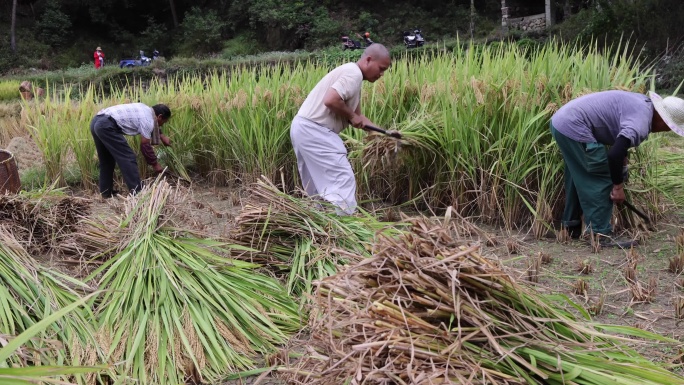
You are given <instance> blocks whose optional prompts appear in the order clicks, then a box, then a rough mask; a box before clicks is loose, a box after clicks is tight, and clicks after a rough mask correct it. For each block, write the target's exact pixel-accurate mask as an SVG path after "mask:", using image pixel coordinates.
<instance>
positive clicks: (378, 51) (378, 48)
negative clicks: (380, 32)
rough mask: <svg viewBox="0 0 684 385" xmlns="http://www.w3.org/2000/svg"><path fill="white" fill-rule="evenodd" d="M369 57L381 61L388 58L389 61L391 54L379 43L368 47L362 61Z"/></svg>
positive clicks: (364, 51)
mask: <svg viewBox="0 0 684 385" xmlns="http://www.w3.org/2000/svg"><path fill="white" fill-rule="evenodd" d="M368 56H370V57H372V58H375V59H380V58H388V59H389V57H390V53H389V50H388V49H387V47H385V46H384V45H382V44H378V43H373V44H371V45H369V46H368V47H366V49H365V50H363V54H362V55H361V60H363V58H365V57H368Z"/></svg>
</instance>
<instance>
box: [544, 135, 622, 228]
mask: <svg viewBox="0 0 684 385" xmlns="http://www.w3.org/2000/svg"><path fill="white" fill-rule="evenodd" d="M551 135H553V138H554V139H555V140H556V143H558V148H560V151H561V154H563V160H564V161H565V209H564V211H563V219H562V224H563V226H566V227H572V226H577V225H580V224H581V223H582V215H584V223H585V225H586V226H587V228H586V231H591V230H593V231H594V233H599V234H604V235H610V234H611V232H612V226H611V225H610V219H611V217H612V215H613V201H612V200H611V199H610V192H611V190H612V189H613V181H612V179H611V178H610V170H609V168H608V151H607V150H606V146H605V145H603V144H601V143H579V142H576V141H574V140H572V139H570V138H568V137H566V136H564V135H563V134H561V133H560V132H558V131H557V130H556V128H555V127H553V125H551Z"/></svg>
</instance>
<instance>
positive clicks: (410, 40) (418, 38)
mask: <svg viewBox="0 0 684 385" xmlns="http://www.w3.org/2000/svg"><path fill="white" fill-rule="evenodd" d="M404 45H405V46H406V48H416V47H422V46H423V45H425V38H423V32H422V31H421V30H420V29H414V30H413V32H411V31H404Z"/></svg>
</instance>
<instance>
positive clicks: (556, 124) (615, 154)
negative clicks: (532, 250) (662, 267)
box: [551, 90, 684, 247]
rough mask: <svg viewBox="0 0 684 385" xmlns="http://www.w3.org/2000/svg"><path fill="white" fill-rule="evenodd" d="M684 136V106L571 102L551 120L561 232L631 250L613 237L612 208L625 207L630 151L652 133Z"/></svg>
mask: <svg viewBox="0 0 684 385" xmlns="http://www.w3.org/2000/svg"><path fill="white" fill-rule="evenodd" d="M665 131H674V132H675V133H677V134H678V135H681V136H684V100H682V99H680V98H677V97H674V96H668V97H666V98H662V97H660V96H659V95H658V94H656V93H654V92H650V93H649V95H648V96H646V95H643V94H639V93H634V92H627V91H617V90H613V91H602V92H596V93H592V94H588V95H584V96H581V97H579V98H576V99H574V100H572V101H570V102H569V103H567V104H566V105H564V106H563V107H561V108H560V109H559V110H558V111H557V112H556V113H555V114H554V115H553V117H552V118H551V134H552V135H553V138H554V139H555V140H556V143H557V144H558V147H559V148H560V151H561V154H562V155H563V160H564V162H565V209H564V211H563V218H562V221H561V223H562V226H563V227H564V228H566V229H567V230H568V232H569V234H570V236H571V237H572V238H579V237H580V236H581V235H582V233H583V231H582V216H584V225H585V230H584V231H585V232H593V233H594V234H601V235H604V236H605V237H602V239H601V244H602V246H619V247H631V246H634V245H635V244H636V243H635V242H633V241H619V240H616V239H614V237H613V229H612V226H611V223H610V220H611V217H612V213H613V204H621V203H622V202H624V201H625V191H624V175H623V166H626V165H627V152H628V150H629V148H630V147H637V146H639V145H640V144H641V143H642V142H643V141H644V140H646V139H647V138H648V136H649V135H650V134H651V133H653V132H665Z"/></svg>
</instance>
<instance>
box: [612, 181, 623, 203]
mask: <svg viewBox="0 0 684 385" xmlns="http://www.w3.org/2000/svg"><path fill="white" fill-rule="evenodd" d="M610 199H612V200H613V203H615V204H618V205H619V204H622V202H624V201H625V189H624V185H623V184H615V185H613V191H611V192H610Z"/></svg>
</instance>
